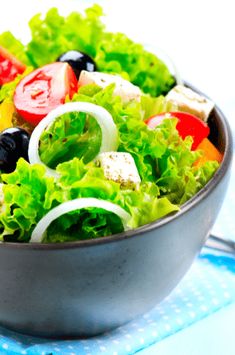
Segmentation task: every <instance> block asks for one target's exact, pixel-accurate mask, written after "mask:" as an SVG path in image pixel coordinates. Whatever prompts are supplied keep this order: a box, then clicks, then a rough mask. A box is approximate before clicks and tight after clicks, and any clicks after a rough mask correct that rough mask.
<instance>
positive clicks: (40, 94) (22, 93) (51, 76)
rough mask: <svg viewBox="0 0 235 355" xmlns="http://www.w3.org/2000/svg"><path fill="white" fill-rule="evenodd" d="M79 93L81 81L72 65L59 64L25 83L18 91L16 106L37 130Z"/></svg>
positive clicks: (19, 86) (18, 87) (23, 82)
mask: <svg viewBox="0 0 235 355" xmlns="http://www.w3.org/2000/svg"><path fill="white" fill-rule="evenodd" d="M76 91H77V79H76V76H75V74H74V72H73V70H72V68H71V67H70V65H69V64H68V63H59V62H56V63H52V64H48V65H45V66H44V67H42V68H39V69H36V70H34V71H33V72H32V73H30V74H29V75H27V76H26V77H24V78H23V79H22V80H21V81H20V82H19V84H18V85H17V87H16V90H15V94H14V104H15V107H16V110H17V111H18V112H19V114H20V115H21V116H22V117H23V118H24V119H25V120H26V121H28V122H29V123H31V124H32V125H34V126H35V125H37V124H38V123H39V122H40V121H41V120H42V119H43V118H44V117H45V116H46V115H47V114H48V113H49V112H50V111H51V110H53V109H54V108H56V107H57V106H59V105H61V104H63V103H64V102H65V98H66V96H67V95H69V97H70V98H72V96H73V94H74V93H75V92H76Z"/></svg>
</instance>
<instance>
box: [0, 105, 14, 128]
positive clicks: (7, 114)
mask: <svg viewBox="0 0 235 355" xmlns="http://www.w3.org/2000/svg"><path fill="white" fill-rule="evenodd" d="M14 112H15V108H14V105H13V104H12V103H10V102H5V101H3V102H2V103H1V104H0V131H3V130H4V129H6V128H9V127H12V116H13V113H14Z"/></svg>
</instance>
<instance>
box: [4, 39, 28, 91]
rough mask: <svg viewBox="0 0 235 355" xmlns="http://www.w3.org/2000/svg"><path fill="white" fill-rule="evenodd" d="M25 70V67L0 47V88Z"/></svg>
mask: <svg viewBox="0 0 235 355" xmlns="http://www.w3.org/2000/svg"><path fill="white" fill-rule="evenodd" d="M25 69H26V65H24V64H23V63H21V62H20V61H19V60H18V59H16V58H15V57H14V56H13V55H12V54H11V53H9V52H8V50H7V49H5V48H3V47H2V46H0V86H1V85H3V84H6V83H9V82H10V81H12V80H14V79H15V77H16V76H17V74H22V73H23V72H24V71H25Z"/></svg>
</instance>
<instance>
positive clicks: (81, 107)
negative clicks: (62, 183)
mask: <svg viewBox="0 0 235 355" xmlns="http://www.w3.org/2000/svg"><path fill="white" fill-rule="evenodd" d="M75 111H78V112H85V113H87V114H90V115H92V116H93V117H94V118H95V119H96V121H97V122H98V124H99V126H100V128H101V132H102V142H101V147H100V151H99V153H103V152H110V151H113V150H116V149H117V145H118V131H117V127H116V125H115V123H114V122H113V118H112V116H111V115H110V113H109V112H108V111H106V110H105V109H104V108H102V107H100V106H98V105H94V104H91V103H89V102H70V103H66V104H64V105H61V106H60V107H57V108H56V109H55V110H53V111H51V112H50V113H49V114H48V115H47V117H45V118H44V119H43V120H42V121H41V122H40V123H39V124H38V126H37V127H36V128H35V129H34V131H33V133H32V135H31V138H30V142H29V161H30V163H31V164H34V163H39V164H43V165H44V166H45V167H46V170H47V173H48V174H49V175H52V176H55V177H57V176H58V173H56V171H55V170H53V169H50V168H48V167H47V166H46V165H45V164H44V163H43V162H42V161H41V159H40V156H39V152H38V149H39V140H40V137H41V135H42V132H43V131H44V130H45V129H46V127H48V126H49V125H50V124H52V122H53V121H55V120H56V119H57V118H58V117H59V116H62V115H63V114H65V113H69V112H75ZM61 149H63V147H61Z"/></svg>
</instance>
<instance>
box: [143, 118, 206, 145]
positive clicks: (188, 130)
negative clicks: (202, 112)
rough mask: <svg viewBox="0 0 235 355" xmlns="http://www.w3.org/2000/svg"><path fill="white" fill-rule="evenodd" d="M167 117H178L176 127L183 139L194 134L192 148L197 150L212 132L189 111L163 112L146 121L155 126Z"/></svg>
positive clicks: (151, 126)
mask: <svg viewBox="0 0 235 355" xmlns="http://www.w3.org/2000/svg"><path fill="white" fill-rule="evenodd" d="M166 118H177V119H178V123H177V125H176V129H177V130H178V132H179V135H180V136H181V137H182V138H183V139H185V138H186V137H187V136H192V138H193V144H192V148H191V149H192V150H195V149H196V148H197V146H198V145H199V144H200V143H201V141H202V140H203V139H204V138H206V137H207V136H208V135H209V133H210V129H209V127H208V126H207V124H206V123H205V122H203V121H202V120H201V119H200V118H198V117H196V116H194V115H192V114H190V113H187V112H168V113H161V114H159V115H156V116H153V117H150V118H148V119H147V120H146V121H145V123H146V124H147V125H148V126H149V128H155V127H156V126H157V125H159V124H160V123H161V122H162V121H163V120H164V119H166Z"/></svg>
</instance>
